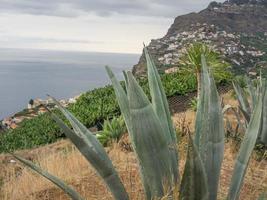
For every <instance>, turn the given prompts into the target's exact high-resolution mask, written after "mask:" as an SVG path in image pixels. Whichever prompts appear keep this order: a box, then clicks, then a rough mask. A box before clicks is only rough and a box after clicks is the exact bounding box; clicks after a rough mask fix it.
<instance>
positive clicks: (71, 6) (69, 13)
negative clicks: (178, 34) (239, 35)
mask: <svg viewBox="0 0 267 200" xmlns="http://www.w3.org/2000/svg"><path fill="white" fill-rule="evenodd" d="M220 1H221V0H220ZM209 2H210V0H198V1H197V0H187V1H186V0H165V1H164V0H75V1H73V0H57V1H55V0H45V1H36V0H16V1H10V0H0V5H1V7H0V11H1V12H2V13H3V12H4V13H26V14H32V15H48V16H61V17H78V16H80V15H83V14H88V13H90V14H92V13H93V14H96V15H98V16H101V17H109V16H111V15H113V14H123V15H134V16H158V17H166V18H173V17H175V16H177V15H178V14H185V13H188V12H192V11H198V10H201V9H202V8H204V7H205V6H207V4H208V3H209Z"/></svg>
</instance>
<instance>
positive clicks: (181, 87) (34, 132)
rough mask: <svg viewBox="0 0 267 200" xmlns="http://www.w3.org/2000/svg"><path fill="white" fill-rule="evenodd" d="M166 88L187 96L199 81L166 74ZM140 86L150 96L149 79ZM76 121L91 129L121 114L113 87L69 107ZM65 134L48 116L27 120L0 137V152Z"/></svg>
mask: <svg viewBox="0 0 267 200" xmlns="http://www.w3.org/2000/svg"><path fill="white" fill-rule="evenodd" d="M162 80H163V85H164V88H165V90H166V94H167V96H168V97H170V96H173V95H184V94H186V93H188V92H192V91H194V90H195V88H196V80H195V78H194V77H192V76H191V75H189V74H188V75H186V74H183V73H174V74H164V75H163V76H162ZM140 84H141V86H142V88H143V89H144V91H145V92H146V94H149V89H148V80H147V79H141V80H140ZM68 110H69V111H71V112H72V113H73V114H74V115H75V116H76V117H77V119H79V120H80V121H81V122H82V123H83V124H84V125H85V126H86V127H88V128H89V127H92V126H94V125H95V124H96V123H98V122H103V121H104V120H105V119H109V118H112V117H113V116H118V115H120V110H119V105H118V103H117V101H116V97H115V93H114V90H113V88H112V86H110V85H109V86H106V87H103V88H97V89H94V90H92V91H89V92H86V93H84V94H82V95H81V97H80V98H79V99H78V100H77V102H76V103H75V104H71V105H70V106H69V107H68ZM61 137H62V133H61V132H60V130H59V128H58V127H57V126H56V124H55V122H53V121H52V120H51V119H50V118H49V117H48V115H47V114H43V115H40V116H38V117H35V118H32V119H28V120H24V121H23V122H22V123H21V124H19V127H18V128H16V129H14V130H8V131H6V132H4V133H2V134H1V135H0V153H1V152H7V151H11V150H16V149H26V148H33V147H36V146H39V145H42V144H48V143H52V142H55V141H56V140H57V139H58V138H61Z"/></svg>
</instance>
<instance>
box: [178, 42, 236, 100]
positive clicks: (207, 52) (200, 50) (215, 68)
mask: <svg viewBox="0 0 267 200" xmlns="http://www.w3.org/2000/svg"><path fill="white" fill-rule="evenodd" d="M202 54H203V55H204V56H205V58H206V60H207V64H208V66H209V70H211V71H212V72H213V76H214V78H215V80H216V82H221V81H222V80H229V79H230V78H231V77H232V75H231V72H230V71H229V70H228V68H229V64H228V63H227V62H225V61H224V60H223V59H222V58H221V57H220V54H219V53H218V52H216V51H215V50H213V49H212V48H211V47H209V46H208V45H206V44H204V43H200V42H196V43H193V44H191V45H190V46H189V47H188V48H187V49H186V51H185V53H184V54H183V55H182V56H181V62H180V64H181V65H182V70H185V71H187V72H188V73H194V74H195V76H196V78H197V97H199V94H200V81H201V55H202Z"/></svg>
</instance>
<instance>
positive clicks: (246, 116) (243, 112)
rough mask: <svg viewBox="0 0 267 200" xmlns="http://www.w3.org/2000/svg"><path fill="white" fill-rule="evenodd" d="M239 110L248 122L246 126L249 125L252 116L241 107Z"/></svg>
mask: <svg viewBox="0 0 267 200" xmlns="http://www.w3.org/2000/svg"><path fill="white" fill-rule="evenodd" d="M239 110H240V111H241V113H242V114H243V116H244V118H245V120H246V124H248V123H249V121H250V114H249V113H248V112H246V111H245V110H244V109H243V108H242V107H241V106H239Z"/></svg>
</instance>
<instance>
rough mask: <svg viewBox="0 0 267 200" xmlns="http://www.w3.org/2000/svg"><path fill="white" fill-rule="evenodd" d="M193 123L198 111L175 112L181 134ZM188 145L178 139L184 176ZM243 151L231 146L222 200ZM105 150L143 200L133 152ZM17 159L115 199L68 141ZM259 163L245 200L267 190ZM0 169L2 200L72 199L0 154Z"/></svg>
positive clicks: (105, 199) (263, 164)
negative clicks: (238, 155) (30, 161)
mask: <svg viewBox="0 0 267 200" xmlns="http://www.w3.org/2000/svg"><path fill="white" fill-rule="evenodd" d="M228 95H229V96H227V95H225V96H224V101H225V103H226V104H231V105H236V102H235V101H233V100H232V98H231V96H230V94H228ZM228 115H229V117H231V115H232V114H231V113H228ZM194 118H195V112H194V111H191V110H187V111H186V112H183V113H176V114H174V116H173V120H174V123H175V124H176V126H177V127H178V128H179V130H181V129H188V128H189V129H190V131H191V132H193V130H194ZM233 120H234V118H233ZM181 133H182V131H181ZM124 140H125V141H124V143H127V137H126V138H124ZM186 144H187V137H186V136H183V135H182V134H181V135H180V137H179V153H180V165H179V166H180V169H179V171H180V173H181V172H182V171H183V167H184V163H185V155H186V146H187V145H186ZM238 146H239V143H238V142H236V141H235V140H231V139H230V140H227V141H226V145H225V154H224V161H223V166H222V171H221V179H220V188H219V197H218V199H221V200H223V199H225V198H226V195H227V191H228V187H229V182H230V179H231V176H232V170H233V166H234V159H235V157H236V153H237V150H238ZM106 150H107V152H108V154H109V156H110V158H111V160H112V162H113V164H114V165H115V167H116V169H117V170H118V172H119V175H120V177H121V179H122V181H123V183H124V185H125V187H126V189H127V191H128V193H129V195H130V199H133V200H143V199H144V196H143V189H142V185H141V181H140V177H139V171H138V163H137V160H136V157H135V155H134V153H133V152H130V151H126V150H125V149H124V148H123V147H122V146H120V145H118V144H113V146H111V147H109V148H107V149H106ZM17 154H19V155H21V156H23V157H24V158H27V159H30V160H32V161H34V162H37V163H38V164H39V165H40V166H41V167H42V168H43V169H46V170H48V171H49V172H50V173H52V174H54V175H56V176H58V177H60V178H62V179H63V180H64V181H65V182H67V183H68V184H70V185H72V186H73V187H74V188H75V189H76V190H77V191H79V192H80V193H81V195H82V196H83V197H84V198H85V199H90V200H109V199H112V197H111V195H110V193H109V191H108V190H107V188H106V187H105V185H104V183H103V182H102V180H101V179H100V178H99V177H98V175H97V174H96V173H95V171H94V170H93V169H92V168H91V167H90V164H89V163H88V162H87V161H86V160H85V159H84V158H83V157H82V156H81V155H80V153H79V152H78V151H77V150H76V148H75V147H74V146H73V145H72V144H71V143H70V142H69V141H68V140H61V141H59V142H56V143H54V144H50V145H46V146H43V147H39V148H36V149H32V150H23V151H18V152H17ZM255 158H256V153H254V154H253V156H252V159H251V160H250V164H249V167H248V169H247V174H246V177H245V183H244V186H243V188H242V191H241V197H240V199H242V200H249V199H253V200H254V199H256V198H257V196H258V195H259V194H260V193H262V192H263V191H266V190H267V160H261V161H257V160H256V159H255ZM0 168H1V170H0V199H3V200H26V199H27V200H39V199H40V200H54V199H56V200H67V199H69V198H68V197H67V196H66V195H65V194H64V193H63V192H62V191H61V190H60V189H58V188H57V187H56V186H54V185H53V184H52V183H50V182H49V181H47V180H46V179H44V178H42V177H41V176H39V175H38V174H36V173H34V172H32V171H31V170H29V169H28V168H27V167H25V166H23V165H22V164H21V163H19V162H17V161H15V160H14V159H13V158H12V156H10V155H6V154H0Z"/></svg>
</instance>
